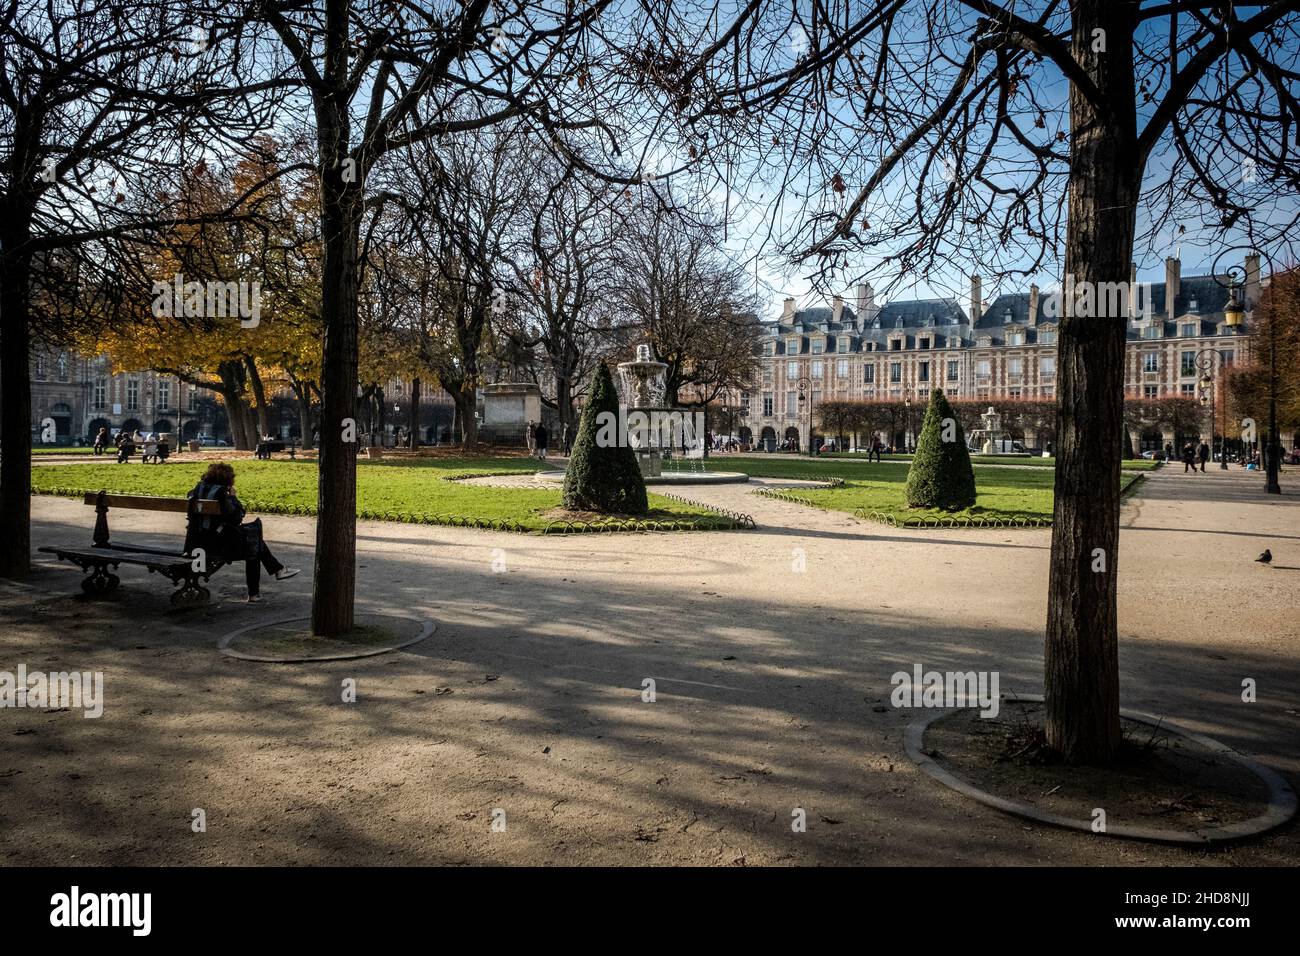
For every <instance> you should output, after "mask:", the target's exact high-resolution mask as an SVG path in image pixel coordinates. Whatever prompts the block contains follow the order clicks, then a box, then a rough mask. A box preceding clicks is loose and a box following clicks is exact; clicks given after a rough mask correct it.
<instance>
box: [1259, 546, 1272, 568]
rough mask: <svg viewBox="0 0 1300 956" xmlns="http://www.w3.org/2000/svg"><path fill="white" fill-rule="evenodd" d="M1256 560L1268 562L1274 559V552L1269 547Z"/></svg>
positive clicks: (1263, 562) (1262, 562)
mask: <svg viewBox="0 0 1300 956" xmlns="http://www.w3.org/2000/svg"><path fill="white" fill-rule="evenodd" d="M1255 560H1256V561H1258V562H1259V563H1260V564H1268V563H1269V562H1270V561H1272V560H1273V552H1272V551H1270V550H1268V548H1265V549H1264V553H1263V554H1261V555H1260V556H1259V557H1258V558H1256V559H1255Z"/></svg>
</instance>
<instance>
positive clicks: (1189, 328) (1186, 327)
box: [1183, 322, 1200, 338]
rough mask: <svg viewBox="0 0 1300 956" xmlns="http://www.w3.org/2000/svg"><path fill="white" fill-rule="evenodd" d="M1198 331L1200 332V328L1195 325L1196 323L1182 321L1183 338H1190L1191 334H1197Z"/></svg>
mask: <svg viewBox="0 0 1300 956" xmlns="http://www.w3.org/2000/svg"><path fill="white" fill-rule="evenodd" d="M1199 333H1200V329H1199V328H1198V327H1197V324H1196V323H1195V322H1184V323H1183V337H1184V338H1191V337H1192V336H1193V335H1198V334H1199Z"/></svg>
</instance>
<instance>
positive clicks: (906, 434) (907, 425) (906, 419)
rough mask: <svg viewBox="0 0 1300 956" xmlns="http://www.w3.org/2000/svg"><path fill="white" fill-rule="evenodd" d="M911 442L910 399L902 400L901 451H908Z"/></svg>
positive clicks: (909, 397)
mask: <svg viewBox="0 0 1300 956" xmlns="http://www.w3.org/2000/svg"><path fill="white" fill-rule="evenodd" d="M911 442H912V398H911V396H910V395H909V396H908V397H906V398H904V399H903V451H907V450H908V445H909V444H911Z"/></svg>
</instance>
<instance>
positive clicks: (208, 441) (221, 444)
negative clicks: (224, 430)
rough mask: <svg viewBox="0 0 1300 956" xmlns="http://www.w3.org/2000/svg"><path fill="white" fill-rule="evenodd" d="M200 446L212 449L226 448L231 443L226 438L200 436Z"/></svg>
mask: <svg viewBox="0 0 1300 956" xmlns="http://www.w3.org/2000/svg"><path fill="white" fill-rule="evenodd" d="M199 444H200V445H204V446H207V447H212V448H226V447H227V446H229V444H230V442H228V441H226V440H225V439H224V438H213V437H212V436H211V435H200V436H199Z"/></svg>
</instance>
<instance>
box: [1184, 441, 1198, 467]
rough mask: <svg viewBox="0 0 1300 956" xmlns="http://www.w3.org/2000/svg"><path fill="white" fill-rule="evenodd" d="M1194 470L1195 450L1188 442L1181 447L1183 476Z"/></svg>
mask: <svg viewBox="0 0 1300 956" xmlns="http://www.w3.org/2000/svg"><path fill="white" fill-rule="evenodd" d="M1195 470H1196V449H1195V448H1193V447H1192V443H1191V442H1188V443H1187V444H1186V445H1184V446H1183V474H1184V475H1185V474H1187V473H1188V472H1189V471H1195Z"/></svg>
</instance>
